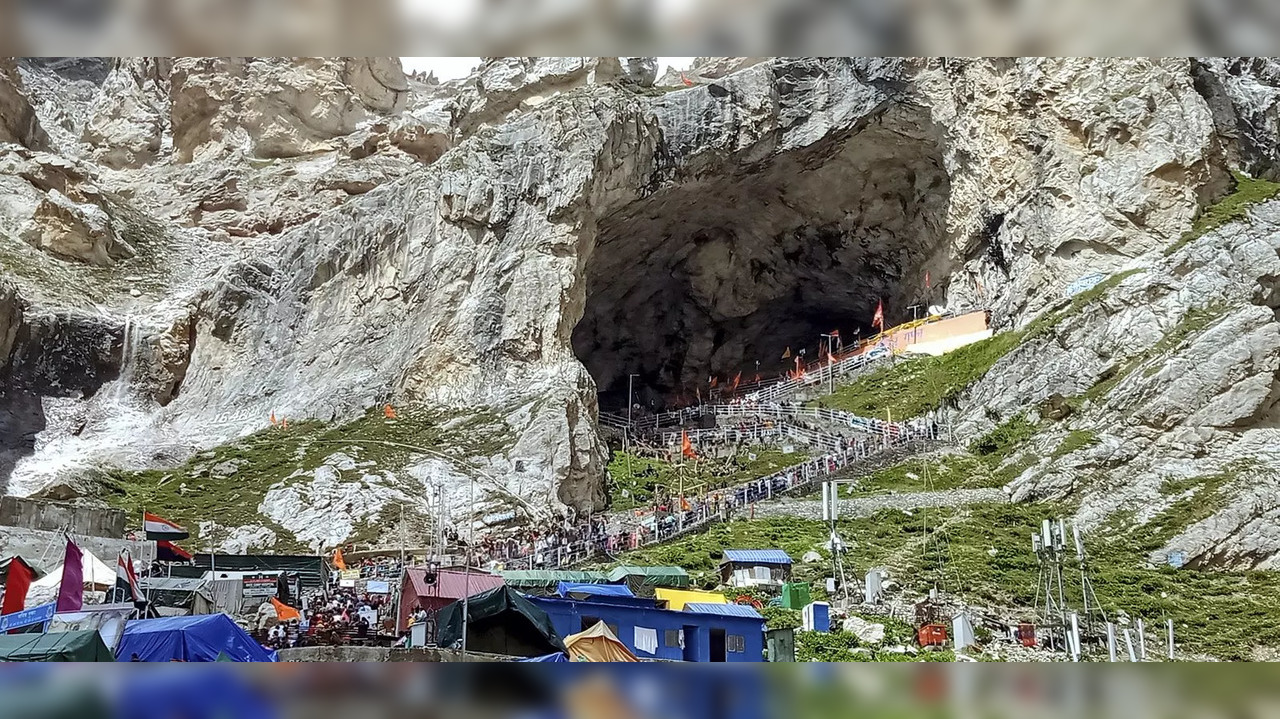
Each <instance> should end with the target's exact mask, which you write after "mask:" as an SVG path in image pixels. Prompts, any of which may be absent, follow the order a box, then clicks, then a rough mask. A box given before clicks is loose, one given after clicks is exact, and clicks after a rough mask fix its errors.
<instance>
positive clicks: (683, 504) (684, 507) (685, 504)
mask: <svg viewBox="0 0 1280 719" xmlns="http://www.w3.org/2000/svg"><path fill="white" fill-rule="evenodd" d="M692 509H693V506H692V505H690V504H689V500H687V499H685V498H684V497H681V498H680V510H681V511H683V512H688V511H690V510H692Z"/></svg>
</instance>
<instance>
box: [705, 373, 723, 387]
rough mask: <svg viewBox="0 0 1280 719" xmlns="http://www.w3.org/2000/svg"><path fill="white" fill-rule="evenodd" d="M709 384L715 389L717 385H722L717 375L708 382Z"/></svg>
mask: <svg viewBox="0 0 1280 719" xmlns="http://www.w3.org/2000/svg"><path fill="white" fill-rule="evenodd" d="M707 384H710V385H711V386H712V387H715V386H716V385H718V384H720V378H719V377H716V376H715V375H712V376H711V379H710V380H709V381H708V382H707Z"/></svg>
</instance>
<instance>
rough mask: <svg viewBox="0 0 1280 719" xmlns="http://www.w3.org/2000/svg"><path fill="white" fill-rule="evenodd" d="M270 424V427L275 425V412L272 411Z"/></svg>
mask: <svg viewBox="0 0 1280 719" xmlns="http://www.w3.org/2000/svg"><path fill="white" fill-rule="evenodd" d="M271 426H272V427H274V426H276V413H275V412H272V413H271Z"/></svg>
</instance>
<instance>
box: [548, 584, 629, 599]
mask: <svg viewBox="0 0 1280 719" xmlns="http://www.w3.org/2000/svg"><path fill="white" fill-rule="evenodd" d="M556 594H558V595H560V596H562V597H565V598H566V599H583V598H586V597H634V596H635V593H634V592H632V591H631V588H630V587H627V586H626V585H625V584H578V583H575V582H560V584H558V585H556Z"/></svg>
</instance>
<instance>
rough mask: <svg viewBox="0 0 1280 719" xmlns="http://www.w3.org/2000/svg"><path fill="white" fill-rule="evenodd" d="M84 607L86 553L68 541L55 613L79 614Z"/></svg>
mask: <svg viewBox="0 0 1280 719" xmlns="http://www.w3.org/2000/svg"><path fill="white" fill-rule="evenodd" d="M83 606H84V553H83V552H81V551H80V548H79V547H77V546H76V543H75V542H73V541H71V540H70V539H67V553H66V554H65V555H63V559H62V585H61V586H60V587H58V604H57V606H56V607H55V611H58V612H78V611H80V609H81V607H83Z"/></svg>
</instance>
